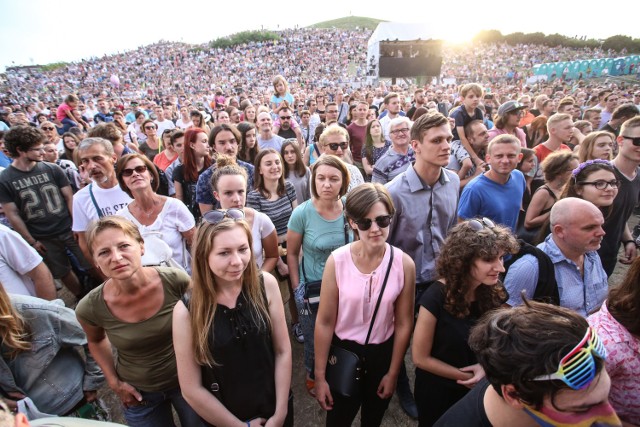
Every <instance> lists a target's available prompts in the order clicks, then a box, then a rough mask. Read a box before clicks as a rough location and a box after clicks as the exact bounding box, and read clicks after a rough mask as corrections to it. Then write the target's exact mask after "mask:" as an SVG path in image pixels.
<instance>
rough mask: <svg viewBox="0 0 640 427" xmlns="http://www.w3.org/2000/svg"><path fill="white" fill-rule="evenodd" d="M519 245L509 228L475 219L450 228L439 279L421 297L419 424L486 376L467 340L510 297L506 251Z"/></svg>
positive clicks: (416, 350)
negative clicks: (504, 282)
mask: <svg viewBox="0 0 640 427" xmlns="http://www.w3.org/2000/svg"><path fill="white" fill-rule="evenodd" d="M517 251H518V243H517V241H516V239H515V237H514V236H513V235H512V234H511V232H510V231H509V229H508V228H506V227H502V226H496V225H495V224H494V223H493V222H492V221H491V220H489V219H487V218H483V219H481V220H480V219H471V220H468V221H465V222H462V223H460V224H458V225H457V226H455V227H454V228H452V229H451V232H450V233H449V236H448V237H447V239H446V240H445V242H444V245H443V247H442V251H441V252H440V256H439V257H438V260H437V262H436V269H437V273H438V276H439V277H440V279H439V280H437V281H435V282H434V283H433V284H432V285H431V286H430V287H429V288H428V289H427V290H426V291H425V292H424V294H422V296H421V297H420V301H419V303H420V309H419V310H420V311H419V313H418V320H417V322H416V327H415V331H414V336H413V346H412V350H411V352H412V357H413V363H414V364H415V366H416V382H415V399H416V405H417V407H418V415H419V422H420V424H419V425H420V427H426V426H431V425H433V424H434V423H435V422H436V420H438V418H440V416H442V415H443V414H444V413H445V412H446V411H447V409H449V408H450V407H451V406H452V405H453V404H454V403H456V402H457V401H458V400H460V399H461V398H462V397H463V396H464V395H465V394H466V393H467V392H468V391H469V389H471V388H473V386H475V385H476V384H477V383H478V381H480V380H481V379H482V378H483V377H484V371H483V370H482V368H481V367H480V365H479V364H478V363H477V360H476V357H475V355H474V353H473V351H471V349H470V348H469V345H468V344H467V340H468V338H469V331H470V329H471V327H472V326H473V325H475V324H476V322H477V321H478V319H480V317H481V316H482V315H483V314H485V313H487V312H489V311H491V310H494V309H496V308H498V307H500V306H501V305H502V304H504V302H505V301H506V300H507V292H506V291H505V289H504V287H503V286H502V283H501V282H500V279H499V277H500V273H502V272H503V271H504V267H503V265H502V264H503V256H504V255H505V254H509V253H511V254H513V253H516V252H517Z"/></svg>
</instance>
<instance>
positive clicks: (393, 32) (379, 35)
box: [367, 22, 442, 77]
mask: <svg viewBox="0 0 640 427" xmlns="http://www.w3.org/2000/svg"><path fill="white" fill-rule="evenodd" d="M441 38H442V37H438V35H437V34H436V32H435V30H434V29H433V26H432V25H429V24H424V23H423V24H416V23H402V22H381V23H379V24H378V26H377V27H376V29H375V31H374V32H373V34H371V37H370V38H369V42H368V43H367V64H368V70H369V73H368V75H369V76H376V77H377V76H378V60H379V55H380V42H381V41H385V40H389V41H416V40H436V39H441Z"/></svg>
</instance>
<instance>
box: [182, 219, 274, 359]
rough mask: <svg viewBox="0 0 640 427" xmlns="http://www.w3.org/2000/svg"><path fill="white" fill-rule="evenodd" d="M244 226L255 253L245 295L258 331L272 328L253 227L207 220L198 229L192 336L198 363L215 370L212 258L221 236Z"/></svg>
mask: <svg viewBox="0 0 640 427" xmlns="http://www.w3.org/2000/svg"><path fill="white" fill-rule="evenodd" d="M234 227H241V228H242V229H243V230H244V232H245V234H246V236H247V243H248V245H249V248H250V250H251V259H250V260H249V264H248V265H247V268H246V269H245V270H244V273H243V275H242V292H244V293H245V295H246V297H247V300H248V302H249V305H250V312H251V318H252V320H253V321H254V324H255V325H256V326H257V327H258V328H265V329H266V328H270V327H271V324H270V320H269V310H268V302H267V298H266V294H265V293H264V290H263V286H262V283H261V282H262V281H261V280H260V278H259V277H258V266H257V265H256V260H255V256H254V254H253V239H252V235H251V228H250V227H249V224H247V222H246V221H243V220H241V221H234V220H229V219H226V220H222V221H220V222H218V223H217V224H211V223H209V222H207V221H203V222H202V224H200V226H199V227H198V229H197V231H196V235H195V239H194V245H193V249H192V263H191V270H192V278H191V284H192V293H191V300H190V307H189V317H190V319H191V335H192V340H193V347H194V353H195V358H196V363H198V364H199V365H207V366H209V367H212V366H214V365H216V362H215V360H214V359H213V354H212V353H211V349H210V347H209V342H210V340H211V341H213V337H212V335H213V329H214V328H213V326H214V324H213V319H214V317H215V314H216V309H217V308H218V294H217V289H216V278H215V276H214V275H213V272H212V271H211V268H210V267H209V261H208V260H209V255H210V254H211V251H212V250H213V245H214V240H215V238H216V235H217V234H218V233H221V232H223V231H227V230H231V229H233V228H234Z"/></svg>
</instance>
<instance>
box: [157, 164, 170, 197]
mask: <svg viewBox="0 0 640 427" xmlns="http://www.w3.org/2000/svg"><path fill="white" fill-rule="evenodd" d="M154 166H155V167H156V171H158V178H160V179H159V182H158V190H156V194H160V195H161V196H168V195H169V178H167V174H165V173H164V171H163V170H162V169H160V168H159V167H158V165H156V164H154Z"/></svg>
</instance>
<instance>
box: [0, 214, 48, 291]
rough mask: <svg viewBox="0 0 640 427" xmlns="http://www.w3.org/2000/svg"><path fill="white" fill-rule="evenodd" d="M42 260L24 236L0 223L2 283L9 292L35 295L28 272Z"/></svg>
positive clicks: (0, 275)
mask: <svg viewBox="0 0 640 427" xmlns="http://www.w3.org/2000/svg"><path fill="white" fill-rule="evenodd" d="M41 262H42V257H41V256H40V255H39V254H38V252H37V251H36V250H35V249H33V248H32V247H31V246H29V245H28V244H27V242H25V241H24V239H23V238H22V236H20V235H19V234H18V233H16V232H15V231H13V230H11V229H10V228H8V227H5V226H4V225H2V224H0V283H2V287H3V288H4V290H5V291H7V293H9V294H19V295H31V296H34V297H35V296H36V289H35V285H34V284H33V282H32V281H31V279H30V278H29V277H28V276H26V274H27V273H28V272H30V271H31V270H33V269H34V268H36V267H37V266H38V265H40V263H41Z"/></svg>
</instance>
